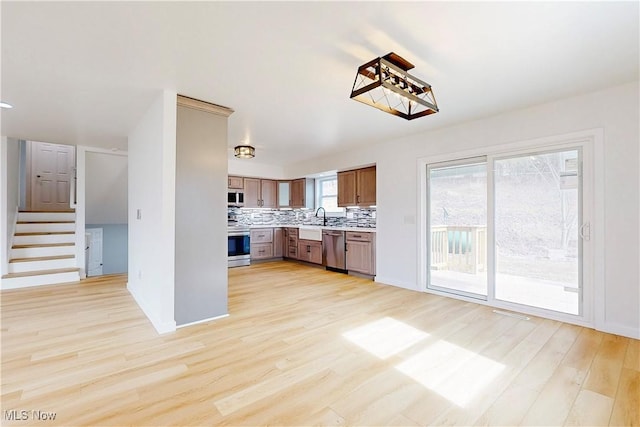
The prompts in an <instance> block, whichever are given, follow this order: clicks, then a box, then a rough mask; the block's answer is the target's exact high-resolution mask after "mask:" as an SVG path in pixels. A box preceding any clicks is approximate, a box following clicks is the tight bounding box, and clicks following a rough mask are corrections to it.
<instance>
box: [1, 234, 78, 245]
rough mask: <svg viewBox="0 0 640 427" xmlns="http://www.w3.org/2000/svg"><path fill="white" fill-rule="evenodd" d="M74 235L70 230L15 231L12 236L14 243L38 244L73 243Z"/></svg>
mask: <svg viewBox="0 0 640 427" xmlns="http://www.w3.org/2000/svg"><path fill="white" fill-rule="evenodd" d="M75 241H76V235H75V233H71V232H59V233H17V234H15V235H14V236H13V244H14V245H40V244H61V243H75Z"/></svg>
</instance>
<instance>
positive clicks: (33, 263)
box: [7, 255, 78, 273]
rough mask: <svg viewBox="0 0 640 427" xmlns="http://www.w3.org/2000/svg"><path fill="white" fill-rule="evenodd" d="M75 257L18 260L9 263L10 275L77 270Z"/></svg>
mask: <svg viewBox="0 0 640 427" xmlns="http://www.w3.org/2000/svg"><path fill="white" fill-rule="evenodd" d="M77 267H78V265H77V260H76V257H75V255H62V256H53V257H37V258H18V259H12V260H10V261H9V268H8V271H7V272H8V273H26V272H28V271H43V270H55V269H59V268H77Z"/></svg>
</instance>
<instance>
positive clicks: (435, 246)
mask: <svg viewBox="0 0 640 427" xmlns="http://www.w3.org/2000/svg"><path fill="white" fill-rule="evenodd" d="M427 179H428V181H429V206H430V211H429V229H430V236H429V240H430V245H429V246H430V250H429V263H430V265H429V272H430V280H429V283H428V286H429V287H430V288H431V289H439V290H443V291H446V292H453V293H457V294H462V295H467V296H471V297H475V298H482V299H486V296H487V251H486V249H487V163H486V159H484V158H476V159H468V160H463V161H460V162H449V163H444V164H436V165H430V166H429V167H428V168H427Z"/></svg>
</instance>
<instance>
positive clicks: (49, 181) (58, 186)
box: [30, 141, 75, 211]
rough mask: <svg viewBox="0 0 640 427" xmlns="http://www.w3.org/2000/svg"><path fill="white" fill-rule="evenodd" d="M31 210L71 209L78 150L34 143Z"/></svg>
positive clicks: (63, 146)
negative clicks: (71, 194)
mask: <svg viewBox="0 0 640 427" xmlns="http://www.w3.org/2000/svg"><path fill="white" fill-rule="evenodd" d="M30 144H31V210H35V211H63V210H69V209H70V200H69V197H70V190H71V182H72V179H73V167H74V164H75V147H72V146H70V145H60V144H50V143H48V142H36V141H31V142H30Z"/></svg>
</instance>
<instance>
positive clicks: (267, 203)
mask: <svg viewBox="0 0 640 427" xmlns="http://www.w3.org/2000/svg"><path fill="white" fill-rule="evenodd" d="M277 188H278V187H277V182H276V181H274V180H271V179H258V178H244V207H246V208H275V207H276V194H277Z"/></svg>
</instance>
